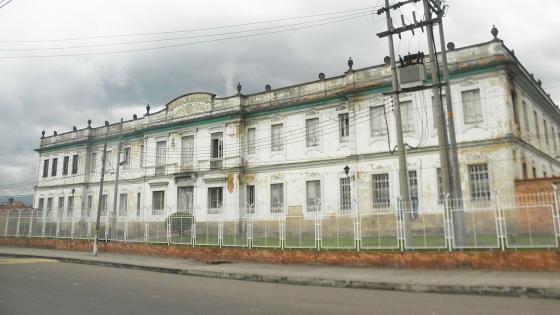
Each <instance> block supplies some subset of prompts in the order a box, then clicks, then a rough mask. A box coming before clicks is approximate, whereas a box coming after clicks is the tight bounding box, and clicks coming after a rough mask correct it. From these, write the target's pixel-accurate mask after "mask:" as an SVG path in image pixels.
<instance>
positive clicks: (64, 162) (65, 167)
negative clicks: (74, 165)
mask: <svg viewBox="0 0 560 315" xmlns="http://www.w3.org/2000/svg"><path fill="white" fill-rule="evenodd" d="M69 164H70V157H69V156H65V157H64V159H63V160H62V175H68V165H69Z"/></svg>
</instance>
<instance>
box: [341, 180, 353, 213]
mask: <svg viewBox="0 0 560 315" xmlns="http://www.w3.org/2000/svg"><path fill="white" fill-rule="evenodd" d="M350 192H351V190H350V178H348V177H343V178H341V179H340V212H342V213H350V212H351V211H352V199H351V194H350Z"/></svg>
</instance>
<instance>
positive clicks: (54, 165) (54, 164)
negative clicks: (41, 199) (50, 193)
mask: <svg viewBox="0 0 560 315" xmlns="http://www.w3.org/2000/svg"><path fill="white" fill-rule="evenodd" d="M57 169H58V158H54V159H52V167H51V176H56V170H57Z"/></svg>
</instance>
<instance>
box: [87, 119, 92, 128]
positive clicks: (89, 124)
mask: <svg viewBox="0 0 560 315" xmlns="http://www.w3.org/2000/svg"><path fill="white" fill-rule="evenodd" d="M87 127H88V128H91V119H88V121H87Z"/></svg>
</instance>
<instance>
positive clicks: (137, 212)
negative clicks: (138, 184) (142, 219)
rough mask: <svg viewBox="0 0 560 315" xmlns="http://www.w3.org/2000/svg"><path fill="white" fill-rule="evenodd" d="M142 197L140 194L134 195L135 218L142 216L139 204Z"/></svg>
mask: <svg viewBox="0 0 560 315" xmlns="http://www.w3.org/2000/svg"><path fill="white" fill-rule="evenodd" d="M141 197H142V195H141V194H140V193H136V216H137V217H139V216H140V215H142V210H141V209H142V208H141V205H142V204H141V202H142V198H141Z"/></svg>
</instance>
